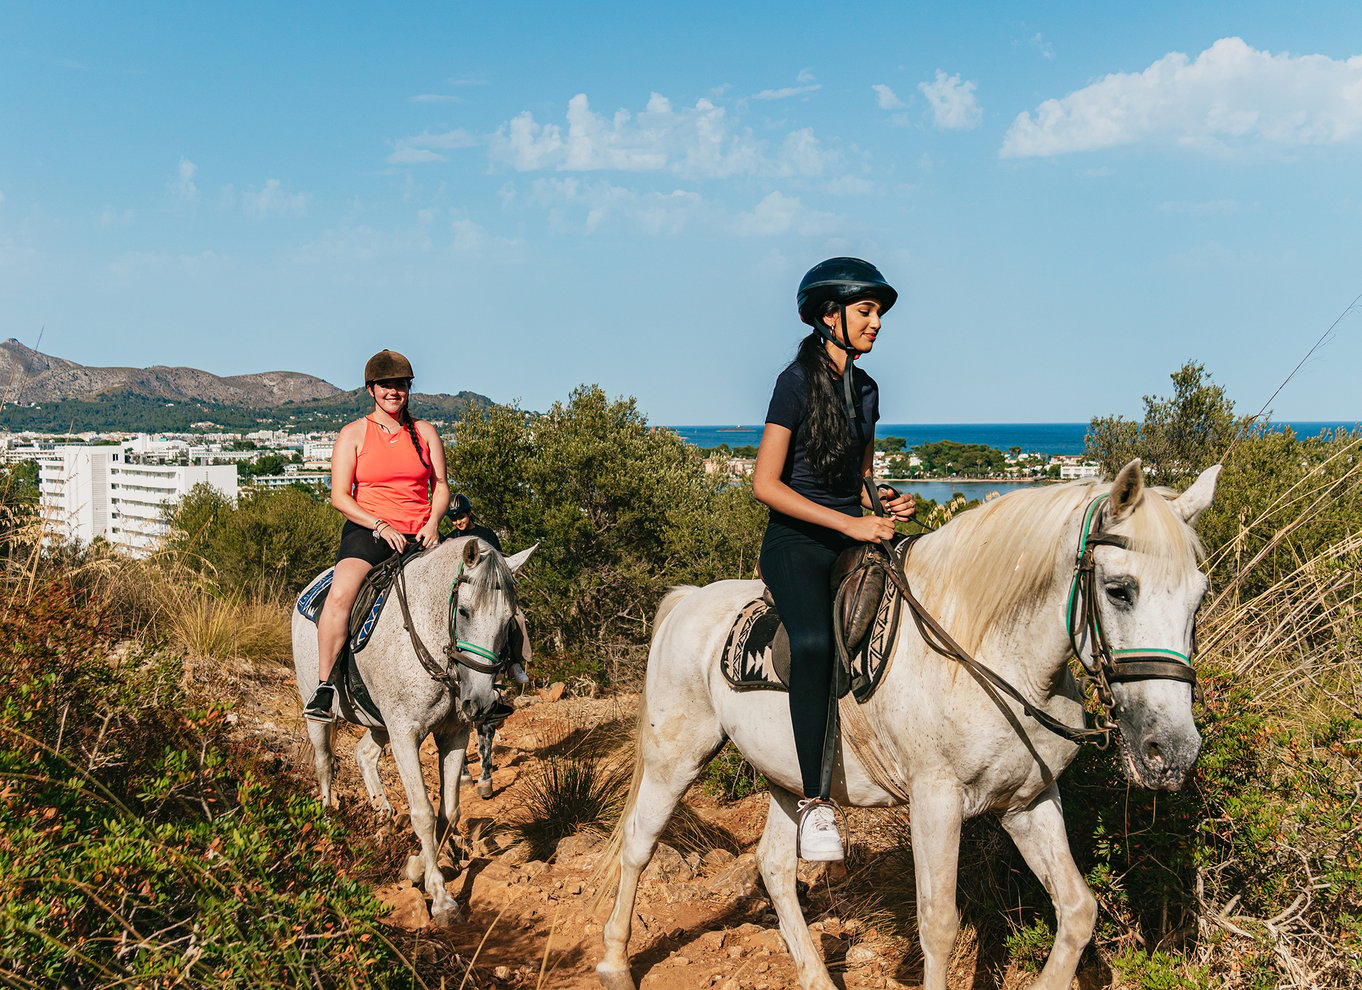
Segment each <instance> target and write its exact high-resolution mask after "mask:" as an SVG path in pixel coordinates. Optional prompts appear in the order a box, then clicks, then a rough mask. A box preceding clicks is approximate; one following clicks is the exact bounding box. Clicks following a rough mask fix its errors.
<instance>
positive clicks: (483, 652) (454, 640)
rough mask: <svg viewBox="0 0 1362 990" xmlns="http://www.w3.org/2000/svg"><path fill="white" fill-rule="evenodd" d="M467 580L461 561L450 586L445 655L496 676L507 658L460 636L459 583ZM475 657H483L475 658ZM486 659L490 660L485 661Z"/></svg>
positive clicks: (463, 665)
mask: <svg viewBox="0 0 1362 990" xmlns="http://www.w3.org/2000/svg"><path fill="white" fill-rule="evenodd" d="M467 582H468V575H466V574H464V572H463V562H462V561H460V562H459V570H458V573H456V574H455V575H454V583H453V584H451V585H450V586H449V645H448V646H446V647H445V656H446V657H448V658H449V659H450V661H452V662H453V663H456V664H458V665H460V666H462V667H467V668H469V669H470V670H476V671H477V672H478V673H480V674H492V675H493V676H495V675H496V674H499V673H500V672H501V668H503V667H505V666H506V661H507V658H506V657H505V656H502V655H499V654H496V653H493V652H492V651H491V650H489V649H487V648H486V647H482V646H479V645H478V644H477V643H470V642H469V641H468V640H466V639H460V638H459V585H461V584H466V583H467ZM475 657H481V658H482V659H481V660H479V659H474V658H475ZM484 660H485V661H488V662H486V663H484V662H483V661H484Z"/></svg>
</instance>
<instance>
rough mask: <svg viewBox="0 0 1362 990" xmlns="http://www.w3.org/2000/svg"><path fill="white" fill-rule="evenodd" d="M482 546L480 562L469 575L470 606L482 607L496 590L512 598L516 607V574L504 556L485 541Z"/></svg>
mask: <svg viewBox="0 0 1362 990" xmlns="http://www.w3.org/2000/svg"><path fill="white" fill-rule="evenodd" d="M474 539H476V537H474ZM482 546H483V549H482V551H481V552H480V553H479V554H478V562H477V563H476V564H474V565H473V573H472V574H470V575H469V581H468V584H467V588H468V607H469V608H472V609H476V608H479V607H481V606H482V605H483V604H484V602H486V600H487V599H488V598H490V597H491V596H492V595H493V594H494V593H496V592H500V593H501V594H503V595H506V596H507V597H508V598H510V600H511V605H512V607H514V606H515V603H516V591H515V574H514V573H512V571H511V568H510V565H508V564H507V563H506V558H505V557H504V556H502V555H501V554H500V553H498V552H497V551H496V550H495V549H493V548H492V547H490V546H488V545H487V544H485V543H484V544H483V545H482Z"/></svg>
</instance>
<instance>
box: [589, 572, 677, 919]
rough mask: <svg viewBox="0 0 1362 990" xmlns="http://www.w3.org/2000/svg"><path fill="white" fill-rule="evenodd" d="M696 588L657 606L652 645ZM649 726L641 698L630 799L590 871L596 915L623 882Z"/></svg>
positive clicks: (674, 591) (643, 696) (591, 907)
mask: <svg viewBox="0 0 1362 990" xmlns="http://www.w3.org/2000/svg"><path fill="white" fill-rule="evenodd" d="M696 590H697V588H696V587H695V585H691V584H683V585H678V586H677V587H675V588H672V589H671V590H670V591H668V592H667V594H666V595H665V596H664V597H663V599H662V601H661V602H660V603H659V604H658V606H657V614H656V615H655V616H654V617H653V641H654V642H656V641H657V634H658V630H659V629H660V628H661V627H662V621H663V620H664V619H666V618H667V616H668V615H670V614H671V612H672V610H673V609H674V608H676V606H677V605H679V604H680V603H681V600H682V599H683V598H685V597H686V596H687V595H689V594H690V593H691V592H692V591H696ZM647 726H648V697H647V695H646V694H640V695H639V699H638V724H637V725H636V726H635V727H634V771H633V774H632V776H631V777H630V780H629V795H628V796H627V797H626V798H625V799H624V805H623V806H622V808H621V809H620V820H619V822H618V823H616V825H615V828H614V830H613V831H611V833H610V841H609V842H608V843H606V846H605V851H604V852H603V853H602V854H601V860H600V862H599V863H597V864H596V868H595V869H594V870H592V871H591V876H590V878H588V880H587V883H588V884H592V885H594V886H595V888H596V893H595V894H593V895H592V897H591V903H590V905H589V907H588V910H589V911H590V912H591V913H593V914H594V913H595V912H596V911H598V910H600V906H601V904H602V903H603V902H604V901H605V899H606V897H608V896H609V895H610V894H612V893H613V892H614V890H615V885H616V884H617V883H619V878H620V853H621V852H622V851H623V849H624V829H625V827H626V825H627V824H628V822H629V816H630V815H631V814H633V811H634V805H635V804H636V803H637V802H638V789H639V786H640V785H641V784H642V783H643V733H644V730H645V729H646V728H647Z"/></svg>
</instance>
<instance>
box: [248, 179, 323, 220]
mask: <svg viewBox="0 0 1362 990" xmlns="http://www.w3.org/2000/svg"><path fill="white" fill-rule="evenodd" d="M310 199H311V197H310V196H308V194H307V193H291V192H285V191H284V187H283V185H282V184H281V183H280V182H279V180H278V179H267V180H265V185H264V186H262V187H261V188H260V189H255V188H251V189H247V190H246V191H245V192H243V193H242V194H241V207H242V209H244V210H245V211H246V213H247V214H248V215H249V216H253V217H255V218H256V219H257V220H263V219H264V218H265V217H268V216H294V217H300V216H302V215H303V214H304V213H306V212H307V204H308V202H309V200H310Z"/></svg>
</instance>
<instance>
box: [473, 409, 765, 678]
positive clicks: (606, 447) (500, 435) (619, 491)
mask: <svg viewBox="0 0 1362 990" xmlns="http://www.w3.org/2000/svg"><path fill="white" fill-rule="evenodd" d="M447 459H448V463H449V473H450V477H451V479H453V480H452V486H453V487H454V489H455V490H456V491H460V490H461V491H464V492H466V493H467V494H468V495H469V497H470V498H471V499H472V501H473V504H474V506H475V507H476V509H477V512H478V514H479V517H480V519H481V521H482V522H483V523H485V524H486V525H489V526H492V527H493V528H495V529H500V530H502V531H504V532H505V533H506V534H507V537H508V543H507V546H508V549H518V548H521V547H524V546H528V545H529V544H531V543H538V544H539V550H538V551H537V552H536V554H535V556H534V559H533V561H532V562H531V564H530V566H529V570H528V571H527V577H526V580H525V581H524V582H523V584H522V596H523V597H522V600H523V602H524V605H525V609H526V612H527V614H528V615H529V617H530V631H531V635H532V636H533V637H534V639H535V644H536V652H537V653H538V654H540V655H543V656H546V657H553V658H555V663H556V664H557V665H558V666H559V668H560V669H576V670H579V671H585V672H589V673H591V674H592V675H593V676H595V677H597V678H599V679H602V680H610V681H614V682H616V683H619V682H624V683H631V682H633V681H636V680H637V675H638V671H639V670H640V669H641V667H642V660H643V657H644V656H646V648H642V649H640V648H641V647H646V644H647V641H648V636H649V634H650V632H651V622H652V617H653V611H654V609H655V608H656V606H657V602H658V601H659V600H660V599H661V597H662V595H663V594H664V593H665V591H666V589H667V588H668V587H669V586H670V585H674V584H681V583H707V582H709V581H713V580H717V579H718V578H721V577H750V576H752V574H753V573H754V571H755V567H756V558H757V550H758V547H759V545H760V540H761V533H762V529H763V527H764V525H765V510H764V509H762V508H761V507H760V506H759V505H757V504H756V503H755V502H754V501H753V500H752V498H751V495H750V491H751V489H750V484H734V483H732V482H730V481H729V480H727V479H725V478H723V477H721V476H719V475H714V474H709V473H707V472H706V471H705V466H704V460H703V457H702V455H701V454H700V451H699V450H698V449H696V448H694V447H691V446H689V445H687V444H686V443H684V442H683V441H682V440H681V439H680V437H678V436H677V435H676V434H674V433H672V432H671V431H670V430H659V429H654V428H652V427H650V426H649V425H648V422H647V420H646V418H645V417H644V416H643V415H642V414H641V413H640V412H639V410H638V407H637V404H636V403H635V401H634V400H633V399H618V400H615V401H611V400H609V399H607V398H606V395H605V393H604V392H603V391H602V390H601V389H600V388H599V387H596V386H589V387H588V386H583V387H580V388H577V389H575V390H574V391H573V392H572V394H571V395H570V396H569V397H568V400H567V401H566V402H560V403H555V404H554V406H553V407H552V408H551V409H550V410H549V411H548V412H547V413H546V414H544V415H543V416H537V417H532V416H529V415H527V414H526V413H524V412H521V411H520V410H516V409H506V408H497V409H492V410H487V411H480V410H475V409H469V411H468V413H467V414H466V415H465V416H464V418H463V419H461V420H460V422H459V425H458V427H457V429H456V431H455V434H454V442H453V443H452V444H451V445H450V447H449V450H448V455H447Z"/></svg>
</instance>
